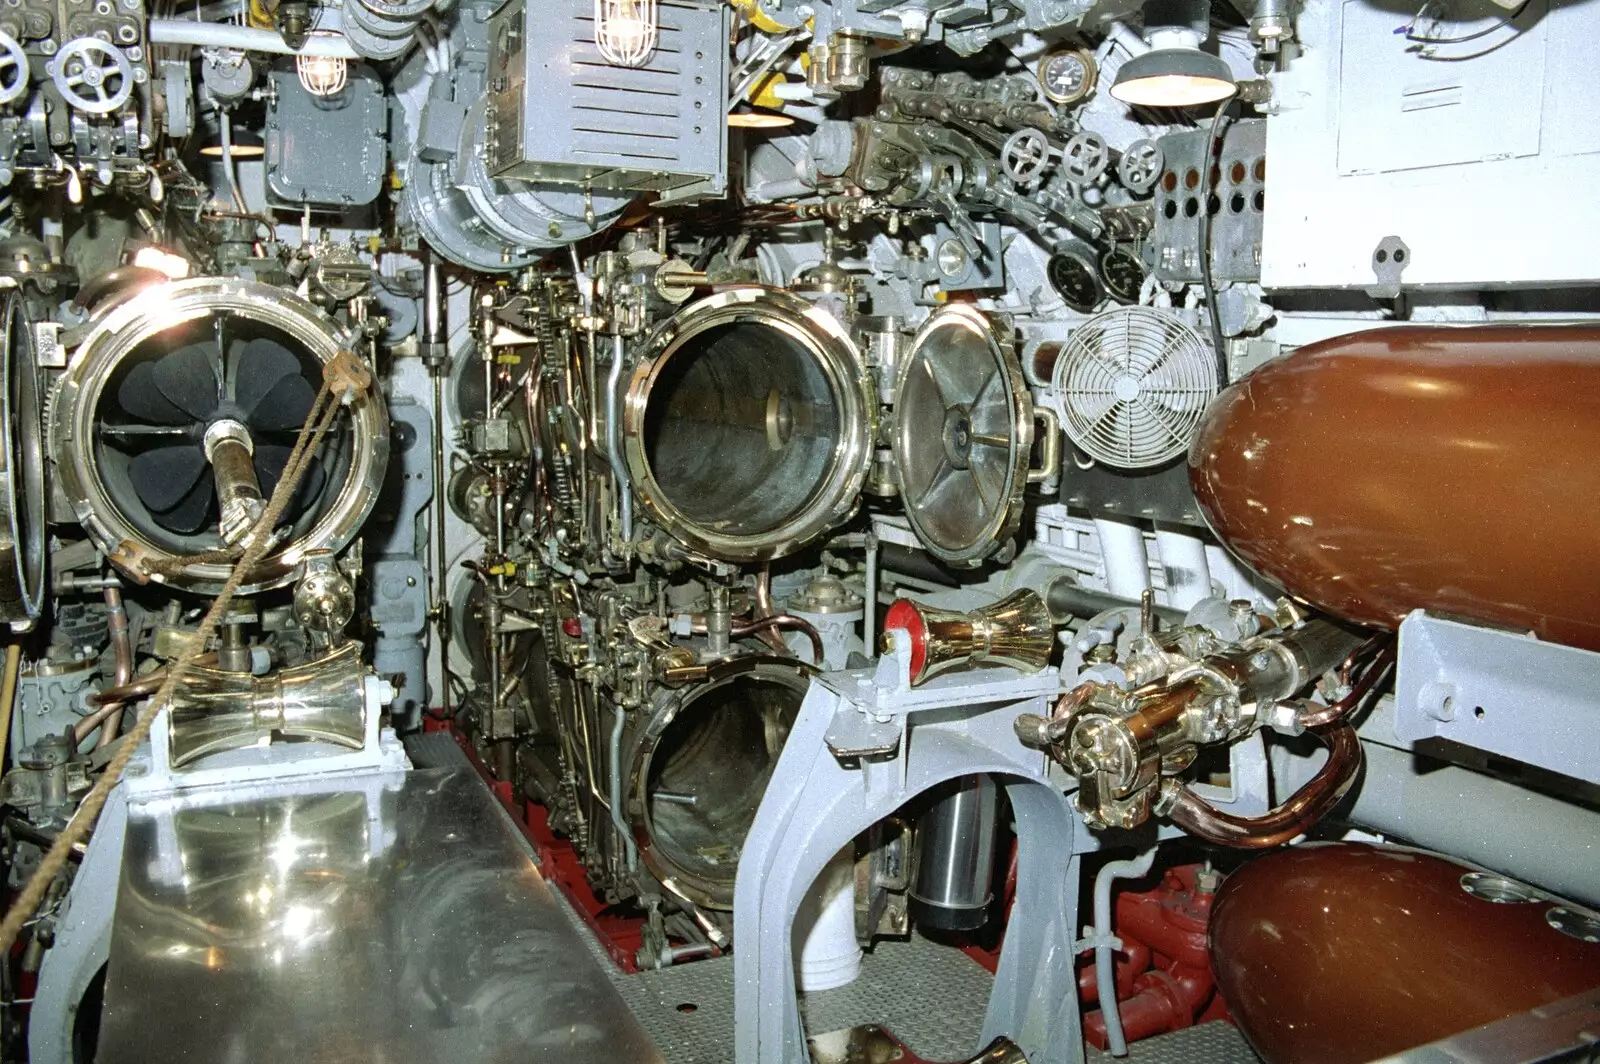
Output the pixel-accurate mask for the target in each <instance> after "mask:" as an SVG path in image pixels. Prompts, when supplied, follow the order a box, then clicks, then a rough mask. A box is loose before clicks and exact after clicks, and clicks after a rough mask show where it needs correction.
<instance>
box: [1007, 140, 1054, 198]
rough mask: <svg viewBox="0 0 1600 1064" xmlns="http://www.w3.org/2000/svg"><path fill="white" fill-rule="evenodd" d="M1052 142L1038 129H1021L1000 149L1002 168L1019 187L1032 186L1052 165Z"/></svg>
mask: <svg viewBox="0 0 1600 1064" xmlns="http://www.w3.org/2000/svg"><path fill="white" fill-rule="evenodd" d="M1050 154H1051V151H1050V141H1049V140H1047V139H1045V135H1044V134H1043V133H1041V132H1039V131H1038V130H1037V129H1019V130H1017V131H1016V132H1015V133H1013V134H1011V136H1010V137H1009V138H1007V140H1006V143H1005V147H1003V148H1001V149H1000V168H1001V169H1002V170H1004V171H1005V173H1006V176H1007V177H1009V178H1010V179H1011V180H1013V181H1015V182H1016V183H1017V184H1019V185H1031V184H1033V183H1034V182H1035V181H1037V180H1038V179H1039V178H1040V176H1041V175H1043V173H1044V171H1045V168H1046V167H1047V166H1049V165H1050Z"/></svg>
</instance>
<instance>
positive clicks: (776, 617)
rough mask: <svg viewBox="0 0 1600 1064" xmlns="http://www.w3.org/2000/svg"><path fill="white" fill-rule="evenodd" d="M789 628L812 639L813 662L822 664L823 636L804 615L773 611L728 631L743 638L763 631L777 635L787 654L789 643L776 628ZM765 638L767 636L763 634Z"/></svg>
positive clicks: (735, 636) (734, 636)
mask: <svg viewBox="0 0 1600 1064" xmlns="http://www.w3.org/2000/svg"><path fill="white" fill-rule="evenodd" d="M779 628H787V629H789V630H790V631H793V632H801V633H803V634H804V635H805V637H806V638H807V639H809V640H810V641H811V663H812V664H813V665H821V664H822V636H821V635H820V634H819V633H818V632H817V629H816V627H815V626H814V625H813V624H812V623H811V622H810V621H808V620H806V619H805V618H804V617H796V616H795V615H794V614H792V613H772V614H768V615H767V616H765V617H757V618H756V619H755V620H753V621H751V622H749V623H748V624H736V625H734V626H733V627H732V628H731V629H730V630H729V632H728V634H729V635H731V636H732V637H733V638H734V639H743V638H745V637H746V636H751V635H760V634H761V633H763V632H766V633H769V634H771V635H773V636H774V637H776V639H777V642H778V644H779V645H781V646H782V647H783V652H784V653H785V654H788V653H789V645H788V644H787V643H785V642H784V641H783V637H782V636H779V635H778V634H777V632H776V631H775V629H779ZM763 639H765V637H764V636H763Z"/></svg>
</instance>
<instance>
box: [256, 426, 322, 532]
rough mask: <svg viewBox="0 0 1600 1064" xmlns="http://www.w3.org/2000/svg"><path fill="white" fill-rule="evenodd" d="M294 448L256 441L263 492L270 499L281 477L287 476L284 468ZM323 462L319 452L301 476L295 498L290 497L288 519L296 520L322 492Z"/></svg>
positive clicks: (257, 460)
mask: <svg viewBox="0 0 1600 1064" xmlns="http://www.w3.org/2000/svg"><path fill="white" fill-rule="evenodd" d="M290 450H291V448H289V447H286V446H284V445H282V444H276V443H258V444H256V481H257V482H258V483H259V484H260V485H261V494H263V495H265V496H266V497H267V498H269V499H270V498H271V497H272V493H273V491H274V490H276V488H277V487H278V478H279V477H281V476H283V467H284V466H285V465H287V464H288V462H289V451H290ZM323 479H324V478H323V471H322V461H321V460H320V459H318V458H317V457H316V456H315V455H313V456H312V458H311V460H310V461H309V462H307V463H306V471H305V472H304V473H303V474H301V476H300V484H299V486H298V487H296V488H295V492H294V498H292V499H291V500H289V505H288V506H287V507H286V508H285V509H284V515H283V516H284V520H288V521H292V520H294V519H295V518H296V517H298V516H299V515H300V513H301V512H302V511H303V510H305V508H306V507H307V506H309V505H310V504H311V503H312V501H314V500H315V499H316V498H317V496H318V495H320V494H322V482H323Z"/></svg>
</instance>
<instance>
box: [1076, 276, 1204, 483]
mask: <svg viewBox="0 0 1600 1064" xmlns="http://www.w3.org/2000/svg"><path fill="white" fill-rule="evenodd" d="M1051 388H1052V390H1053V391H1054V393H1055V404H1056V406H1057V409H1058V412H1059V413H1060V415H1061V426H1062V428H1064V429H1065V430H1066V432H1067V435H1068V436H1069V437H1070V438H1071V439H1072V442H1073V443H1075V444H1077V446H1078V448H1079V450H1081V451H1083V452H1084V453H1085V454H1087V455H1088V456H1089V457H1090V458H1093V459H1094V460H1095V461H1097V462H1101V463H1103V464H1105V465H1108V466H1114V467H1116V468H1118V469H1149V468H1152V467H1154V466H1159V465H1161V464H1163V463H1165V462H1168V461H1171V460H1172V459H1173V458H1176V457H1177V456H1178V455H1180V454H1183V453H1184V451H1186V450H1187V449H1188V447H1189V443H1190V441H1192V440H1193V439H1194V435H1195V432H1196V431H1197V430H1198V429H1199V427H1200V419H1201V418H1202V417H1203V416H1204V415H1205V412H1206V407H1207V406H1209V405H1210V403H1211V400H1212V399H1214V398H1216V395H1217V371H1216V360H1215V359H1214V358H1213V357H1212V354H1211V349H1210V346H1209V345H1208V344H1207V343H1206V342H1205V341H1204V340H1203V339H1201V337H1200V334H1199V333H1197V332H1196V331H1195V330H1194V329H1192V328H1190V327H1189V326H1188V325H1187V324H1185V323H1184V322H1183V321H1182V320H1181V319H1179V318H1178V317H1177V316H1175V315H1173V314H1171V313H1169V312H1167V311H1164V310H1157V309H1155V308H1152V307H1117V308H1115V309H1113V310H1108V311H1105V312H1104V313H1102V314H1097V315H1095V316H1094V317H1093V318H1090V319H1089V320H1088V321H1086V322H1084V323H1083V324H1082V325H1080V326H1078V327H1077V328H1076V329H1074V330H1073V332H1072V335H1071V336H1070V337H1069V338H1068V340H1067V343H1066V345H1065V346H1064V347H1063V348H1062V351H1061V356H1060V358H1058V359H1057V360H1056V365H1055V371H1054V372H1053V373H1052V375H1051Z"/></svg>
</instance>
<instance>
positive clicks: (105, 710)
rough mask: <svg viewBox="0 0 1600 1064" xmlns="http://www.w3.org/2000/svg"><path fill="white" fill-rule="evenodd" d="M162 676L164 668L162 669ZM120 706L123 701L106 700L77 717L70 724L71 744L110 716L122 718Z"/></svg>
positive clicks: (82, 737)
mask: <svg viewBox="0 0 1600 1064" xmlns="http://www.w3.org/2000/svg"><path fill="white" fill-rule="evenodd" d="M164 677H165V670H163V678H164ZM151 693H152V694H154V693H155V692H153V691H152V692H151ZM122 706H123V703H121V702H107V703H106V704H105V705H103V706H101V707H100V708H99V709H97V710H95V711H94V712H93V713H90V714H89V715H88V716H86V717H80V718H78V722H77V723H76V724H74V725H73V726H72V745H73V746H75V747H76V746H77V745H78V744H79V743H81V742H83V741H84V740H85V739H87V738H88V737H89V734H90V733H91V732H93V731H94V730H95V729H96V728H98V727H100V726H101V725H102V724H106V722H107V721H108V720H109V719H110V718H111V717H116V718H117V719H118V720H119V721H120V720H121V719H122ZM106 730H108V731H109V730H110V725H107V729H106ZM99 745H100V744H98V743H96V744H95V748H96V749H99Z"/></svg>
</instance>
